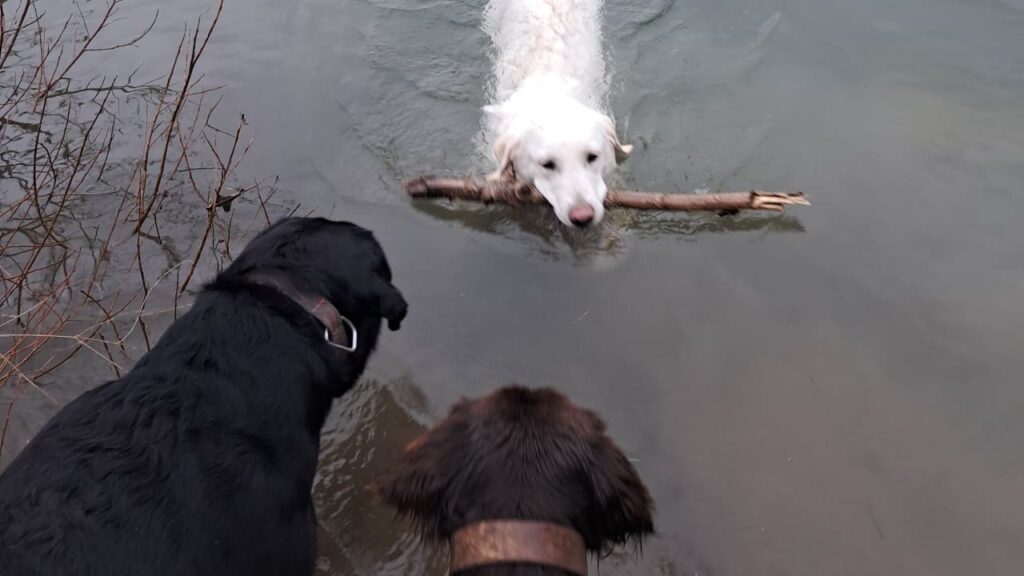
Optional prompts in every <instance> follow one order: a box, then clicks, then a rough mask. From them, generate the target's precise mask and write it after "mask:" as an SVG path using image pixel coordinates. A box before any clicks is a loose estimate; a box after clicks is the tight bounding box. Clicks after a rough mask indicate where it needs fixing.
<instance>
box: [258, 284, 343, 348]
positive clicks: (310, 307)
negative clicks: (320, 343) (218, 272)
mask: <svg viewBox="0 0 1024 576" xmlns="http://www.w3.org/2000/svg"><path fill="white" fill-rule="evenodd" d="M244 278H245V279H246V280H248V281H249V282H252V283H253V284H260V285H262V286H269V287H271V288H274V289H275V290H277V291H278V292H280V293H281V294H284V295H285V296H287V297H289V298H291V299H292V301H294V302H295V303H296V304H298V305H299V306H302V308H303V309H304V310H305V311H306V312H309V314H310V315H311V316H312V317H314V318H316V320H317V322H320V324H321V325H322V326H323V327H324V340H325V341H326V342H327V344H328V345H330V346H333V347H334V348H337V349H339V350H344V351H345V352H355V350H356V347H357V346H358V344H359V342H358V339H359V334H358V333H357V332H356V327H355V325H354V324H352V321H351V320H349V319H348V318H345V317H344V316H342V315H341V313H340V312H338V309H337V308H335V307H334V305H333V304H331V303H330V302H328V301H327V298H324V297H323V296H313V295H310V294H306V293H304V292H301V291H300V290H299V289H297V288H296V287H295V286H294V285H293V284H292V283H291V282H290V281H289V280H288V279H287V278H285V277H284V275H283V274H280V273H275V272H266V271H256V272H249V273H248V274H246V275H245V276H244ZM349 333H351V337H349Z"/></svg>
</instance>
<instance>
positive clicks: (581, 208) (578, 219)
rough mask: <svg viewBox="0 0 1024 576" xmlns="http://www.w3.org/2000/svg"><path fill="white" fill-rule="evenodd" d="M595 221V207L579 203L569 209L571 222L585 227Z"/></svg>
mask: <svg viewBox="0 0 1024 576" xmlns="http://www.w3.org/2000/svg"><path fill="white" fill-rule="evenodd" d="M593 221H594V209H593V208H592V207H590V206H587V205H586V204H578V205H576V206H573V207H572V208H571V209H570V210H569V222H572V223H573V224H574V225H576V226H579V227H580V228H583V227H584V226H588V225H589V224H590V223H591V222H593Z"/></svg>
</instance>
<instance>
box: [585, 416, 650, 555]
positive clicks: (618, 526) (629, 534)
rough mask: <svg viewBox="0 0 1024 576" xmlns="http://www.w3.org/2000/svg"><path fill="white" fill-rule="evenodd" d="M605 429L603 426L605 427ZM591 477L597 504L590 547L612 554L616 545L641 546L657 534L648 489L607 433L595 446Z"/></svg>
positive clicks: (590, 523) (592, 515)
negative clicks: (631, 544)
mask: <svg viewBox="0 0 1024 576" xmlns="http://www.w3.org/2000/svg"><path fill="white" fill-rule="evenodd" d="M601 427H602V429H603V423H601ZM591 449H592V459H591V461H590V466H591V468H590V470H589V471H588V472H589V477H590V482H591V487H592V489H593V497H594V500H593V502H592V503H591V509H590V510H589V512H588V515H587V516H588V521H587V525H588V526H589V527H590V530H589V531H591V532H592V533H591V534H590V535H588V536H589V537H588V538H587V545H588V547H590V548H591V549H593V550H598V551H601V552H605V551H608V549H610V548H611V547H612V546H614V545H616V544H623V543H626V542H628V541H633V542H635V543H636V544H640V543H641V542H642V540H643V538H644V537H645V536H647V535H649V534H651V533H653V532H654V521H653V519H652V516H651V514H652V512H653V507H654V505H653V503H652V502H651V496H650V494H649V493H648V492H647V487H646V486H644V483H643V481H642V480H640V476H639V474H637V472H636V469H635V468H633V465H632V464H630V462H629V460H628V459H627V458H626V456H625V454H623V453H622V451H621V450H619V448H618V447H617V446H615V444H614V443H613V442H612V441H611V439H609V438H608V437H607V436H606V435H604V434H603V433H601V434H600V436H599V438H597V440H596V442H594V443H592V444H591Z"/></svg>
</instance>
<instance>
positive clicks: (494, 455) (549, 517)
mask: <svg viewBox="0 0 1024 576" xmlns="http://www.w3.org/2000/svg"><path fill="white" fill-rule="evenodd" d="M381 494H382V496H383V498H384V500H385V502H387V503H388V504H390V505H392V506H394V507H396V508H397V509H398V511H399V513H400V514H403V515H405V516H408V517H410V518H411V519H412V520H413V521H414V522H415V523H416V525H417V527H418V528H419V529H420V530H421V531H422V532H423V534H424V535H425V536H427V537H430V538H434V539H438V540H447V541H449V543H450V544H451V548H452V550H451V552H452V566H451V573H453V574H455V573H459V574H474V575H498V574H501V575H510V574H521V575H523V574H533V575H541V574H545V575H547V574H551V575H554V574H586V553H587V552H592V553H606V552H609V551H610V550H611V548H612V547H614V546H615V545H617V544H624V543H627V542H633V543H635V544H640V542H641V541H642V539H643V538H644V537H645V536H646V535H648V534H651V533H652V532H653V523H652V520H651V511H652V503H651V497H650V495H649V494H648V492H647V488H646V487H645V486H644V485H643V482H641V480H640V477H639V476H638V475H637V473H636V470H635V469H634V468H633V466H632V465H631V464H630V463H629V460H627V459H626V456H625V455H624V454H623V453H622V452H621V451H620V450H619V449H618V447H616V446H615V444H614V443H613V442H612V440H611V439H610V438H608V436H607V435H606V434H605V425H604V422H602V421H601V419H600V418H599V417H598V416H597V415H596V414H594V413H593V412H591V411H589V410H585V409H582V408H580V407H578V406H575V405H574V404H572V403H571V402H570V401H569V400H568V399H567V398H565V396H563V395H561V394H559V393H558V392H556V391H554V390H551V389H540V390H530V389H527V388H522V387H509V388H503V389H500V390H498V391H496V392H493V393H491V394H490V395H488V396H485V397H483V398H480V399H477V400H463V401H461V402H459V403H458V404H456V405H455V407H453V408H452V410H451V412H450V413H449V415H448V417H447V418H445V419H444V421H442V422H441V423H440V424H438V425H437V426H435V427H434V428H432V429H431V430H429V431H428V432H426V433H425V434H424V435H423V436H421V437H420V438H418V439H417V440H415V441H414V442H413V443H412V444H410V445H409V447H408V448H406V451H405V454H404V455H403V456H402V458H401V459H400V461H399V463H398V465H397V468H396V470H395V471H394V472H393V473H392V474H391V476H390V477H389V478H387V479H386V482H385V483H384V485H383V487H382V489H381ZM524 521H525V522H524Z"/></svg>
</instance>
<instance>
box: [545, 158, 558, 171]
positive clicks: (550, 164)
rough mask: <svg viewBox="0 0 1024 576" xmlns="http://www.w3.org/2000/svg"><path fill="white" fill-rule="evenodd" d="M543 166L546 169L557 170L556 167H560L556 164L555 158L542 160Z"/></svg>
mask: <svg viewBox="0 0 1024 576" xmlns="http://www.w3.org/2000/svg"><path fill="white" fill-rule="evenodd" d="M541 166H543V167H544V169H545V170H555V169H556V168H558V165H557V164H555V161H554V160H548V161H546V162H542V163H541Z"/></svg>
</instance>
